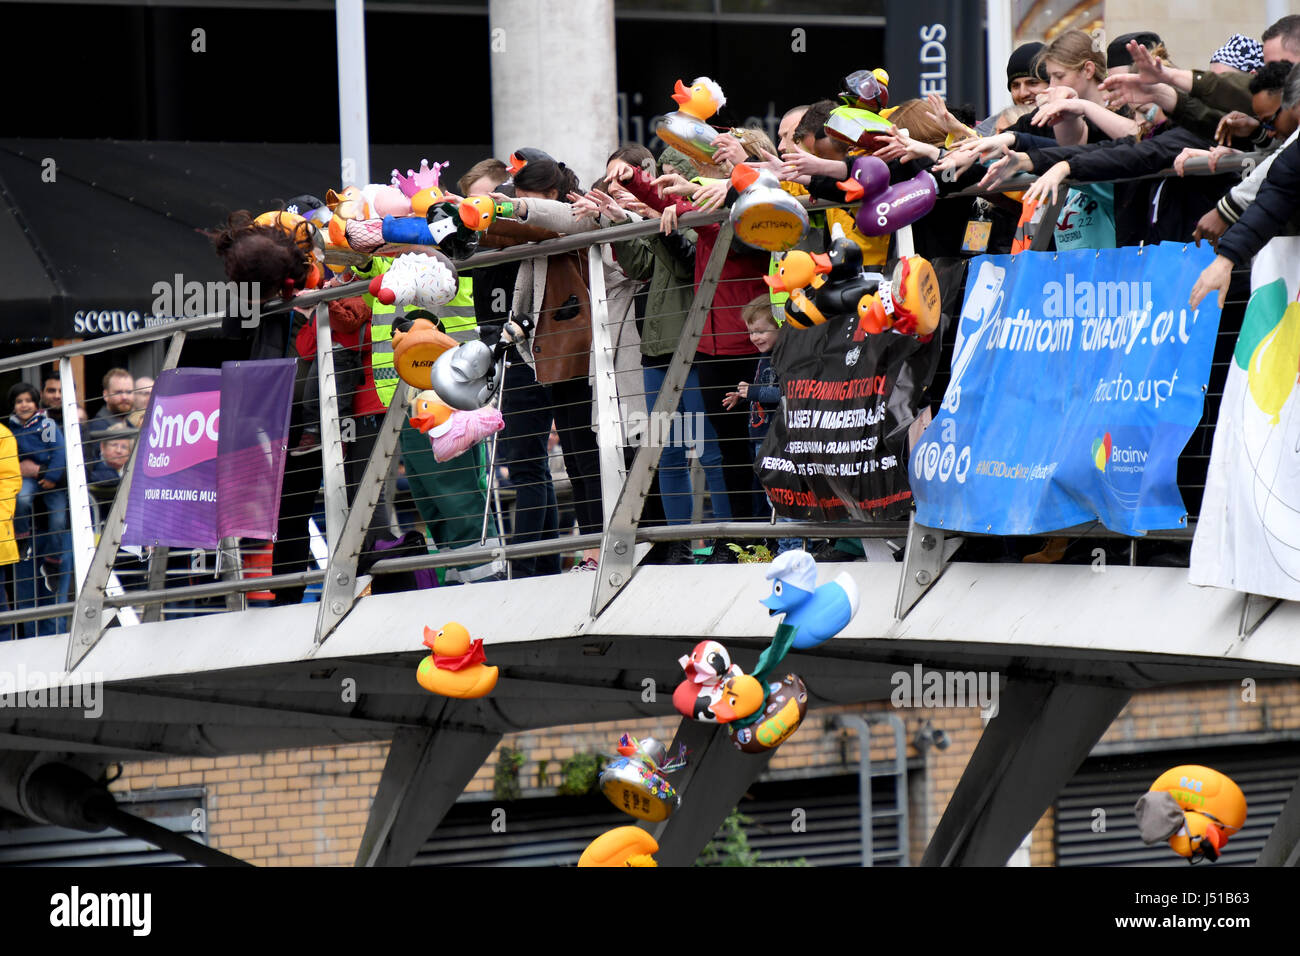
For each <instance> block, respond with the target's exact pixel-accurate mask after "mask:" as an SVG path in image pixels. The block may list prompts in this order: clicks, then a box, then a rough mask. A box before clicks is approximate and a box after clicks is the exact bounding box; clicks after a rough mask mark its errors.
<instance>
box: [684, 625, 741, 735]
mask: <svg viewBox="0 0 1300 956" xmlns="http://www.w3.org/2000/svg"><path fill="white" fill-rule="evenodd" d="M677 663H678V664H680V665H681V667H682V670H683V671H685V672H686V679H685V680H684V681H682V682H681V683H680V684H678V685H677V689H676V690H674V691H673V706H674V707H676V708H677V712H678V713H679V714H681V715H683V716H684V717H690V718H693V719H694V720H699V721H703V722H705V723H716V722H717V717H716V716H714V712H713V706H714V704H716V703H717V702H718V701H719V700H721V699H722V689H723V684H725V683H726V681H727V680H728V679H730V678H732V677H738V676H740V674H741V673H742V672H741V670H740V667H739V666H738V665H736V664H733V663H732V662H731V655H730V654H728V653H727V649H726V648H725V647H723V646H722V645H721V644H720V643H718V642H717V641H700V643H698V644H696V645H695V647H694V648H693V649H692V650H691V652H690V653H689V654H684V655H682V656H681V657H680V658H678V660H677Z"/></svg>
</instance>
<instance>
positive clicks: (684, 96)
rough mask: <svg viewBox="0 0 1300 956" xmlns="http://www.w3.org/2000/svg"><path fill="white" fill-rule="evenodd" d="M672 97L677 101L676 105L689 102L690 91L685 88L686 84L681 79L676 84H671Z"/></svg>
mask: <svg viewBox="0 0 1300 956" xmlns="http://www.w3.org/2000/svg"><path fill="white" fill-rule="evenodd" d="M673 99H674V100H676V101H677V105H678V106H682V105H685V104H686V103H688V102H690V99H691V91H690V90H689V89H687V88H686V85H685V84H684V83H682V81H681V80H678V81H677V82H676V84H674V85H673Z"/></svg>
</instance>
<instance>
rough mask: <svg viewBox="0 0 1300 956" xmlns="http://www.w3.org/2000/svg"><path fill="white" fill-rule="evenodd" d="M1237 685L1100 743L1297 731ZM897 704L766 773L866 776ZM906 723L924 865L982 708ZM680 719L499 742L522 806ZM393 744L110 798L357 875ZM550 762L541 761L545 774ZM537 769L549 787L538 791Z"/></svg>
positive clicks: (800, 740) (135, 773) (158, 782)
mask: <svg viewBox="0 0 1300 956" xmlns="http://www.w3.org/2000/svg"><path fill="white" fill-rule="evenodd" d="M1242 696H1243V688H1242V686H1241V685H1240V684H1237V683H1220V684H1209V685H1200V686H1192V687H1179V688H1169V689H1164V690H1158V691H1149V692H1143V693H1141V694H1137V695H1135V696H1134V698H1133V699H1132V700H1131V701H1130V702H1129V705H1128V706H1127V707H1126V708H1125V709H1124V710H1123V711H1122V712H1121V713H1120V715H1119V717H1118V718H1116V720H1115V723H1114V724H1113V725H1112V726H1111V728H1110V729H1109V730H1108V731H1107V733H1106V734H1105V736H1104V737H1103V738H1102V741H1101V746H1103V747H1104V746H1107V745H1123V744H1125V743H1129V742H1137V743H1150V744H1153V745H1158V742H1159V741H1161V740H1172V739H1177V738H1188V737H1195V736H1204V737H1205V738H1207V744H1208V743H1212V740H1213V738H1214V737H1216V736H1219V735H1225V734H1244V733H1249V732H1252V731H1276V730H1287V729H1300V681H1274V682H1261V683H1260V684H1259V685H1258V686H1257V687H1256V688H1255V689H1254V698H1255V699H1254V700H1253V701H1252V700H1243V699H1242ZM888 709H890V704H889V703H888V702H887V701H881V702H876V703H873V704H870V705H865V706H852V707H833V708H826V709H821V710H815V711H813V712H812V713H810V714H809V715H808V717H807V719H806V720H805V721H804V724H803V726H802V727H801V728H800V729H799V731H798V732H797V733H796V734H795V735H794V736H793V737H791V738H790V739H789V740H788V741H787V742H786V743H784V744H782V746H781V748H780V749H779V750H778V751H777V753H776V755H775V756H774V757H773V759H772V762H771V764H769V774H768V777H769V778H774V779H790V778H798V777H802V776H819V775H823V774H840V773H843V774H849V773H856V772H857V765H858V739H857V734H856V732H854V731H852V730H847V729H842V728H835V727H832V726H831V718H832V717H833V716H834V715H836V714H840V713H860V714H865V713H869V712H872V711H875V712H882V711H885V710H888ZM899 713H900V714H901V716H902V717H903V719H904V723H905V726H906V737H907V742H908V746H907V755H908V759H909V764H910V766H911V768H912V770H911V773H910V775H909V776H910V786H911V792H910V818H911V833H910V849H911V855H912V860H913V861H919V860H920V858H921V855H922V853H923V852H924V850H925V846H926V843H927V842H928V841H929V839H930V835H931V834H932V833H933V832H934V828H935V827H936V826H937V825H938V822H939V819H940V818H941V817H942V816H943V811H944V808H945V807H946V806H947V804H948V800H949V798H950V797H951V796H952V793H953V791H954V789H955V788H956V786H957V782H958V781H959V780H960V779H961V774H962V771H963V770H965V768H966V764H967V762H968V761H969V759H970V755H971V753H972V752H973V751H974V749H975V745H976V743H978V741H979V737H980V734H981V732H982V730H983V721H982V720H981V718H980V715H979V711H978V710H977V709H975V708H965V709H939V708H907V709H903V710H900V711H899ZM927 720H929V721H931V722H932V723H933V726H934V727H935V728H937V729H942V730H943V731H945V732H946V733H947V735H948V739H949V741H950V745H949V747H948V748H947V749H946V750H938V749H934V748H930V749H929V750H928V752H926V753H924V754H921V753H918V752H917V750H916V749H915V746H914V743H913V739H914V737H915V734H916V731H917V730H919V729H920V728H921V726H922V725H923V724H924V723H925V722H926V721H927ZM677 722H678V718H677V717H675V716H673V717H661V718H655V719H644V720H640V721H634V722H619V721H609V722H605V723H600V724H585V725H573V726H564V727H552V728H548V729H546V730H537V731H528V732H525V733H518V734H510V735H508V736H506V737H505V738H503V739H502V743H501V746H509V747H513V748H516V749H519V750H522V751H523V752H524V755H525V761H524V764H523V766H522V767H521V768H520V772H519V780H520V784H521V789H522V792H523V795H524V796H525V797H529V796H549V795H553V794H554V793H555V792H556V790H555V788H556V786H557V785H558V784H559V781H560V776H561V766H562V764H563V762H564V761H565V760H567V759H568V758H570V757H573V756H574V755H576V754H579V753H590V752H601V753H611V752H613V749H614V747H615V745H616V743H617V741H618V737H619V735H620V734H621V733H623V732H625V731H626V732H629V733H632V734H634V735H635V736H638V737H645V736H654V737H658V738H659V739H660V740H662V741H664V743H665V744H667V743H668V742H669V741H671V740H672V737H673V734H674V732H675V731H676V727H677ZM499 749H500V748H498V750H496V751H494V752H493V754H492V755H491V756H490V757H489V758H488V760H487V761H486V762H485V763H484V765H483V767H482V768H480V769H479V771H478V773H477V774H476V775H475V776H474V778H473V780H471V781H470V784H469V786H468V787H467V788H466V791H465V796H464V797H463V798H462V799H468V800H486V799H491V797H492V788H493V774H494V772H495V770H496V766H497V756H498V753H499ZM387 751H388V747H387V745H386V744H382V743H381V744H365V745H349V746H342V747H318V748H313V749H310V750H285V751H276V752H272V753H267V754H251V755H244V756H239V757H218V758H215V759H179V760H153V761H146V762H144V763H135V764H126V765H124V767H123V773H122V776H121V777H120V778H119V779H118V780H117V781H116V782H115V783H114V784H113V789H115V790H127V789H130V790H144V789H152V788H164V787H176V786H186V785H201V786H204V787H206V788H207V794H208V796H207V808H208V817H207V821H208V829H209V841H210V843H211V845H212V846H214V847H216V848H217V849H219V850H222V851H223V852H226V853H230V854H232V855H234V856H238V857H240V858H242V859H247V860H250V861H251V862H253V863H257V864H265V865H289V866H307V865H310V866H337V865H344V866H350V865H352V863H353V862H354V860H355V858H356V852H357V847H358V846H359V845H360V841H361V835H362V833H363V832H364V829H365V823H366V818H367V815H368V812H369V808H370V802H371V800H372V798H373V796H374V791H375V787H376V786H377V785H378V783H379V776H380V772H381V771H382V769H383V766H384V759H385V757H386V755H387ZM892 753H893V736H892V733H891V731H890V730H889V728H888V726H887V725H880V726H877V727H875V729H874V731H873V735H872V759H873V760H886V759H889V758H891V757H892ZM543 762H545V765H544V766H543ZM539 771H540V772H541V773H542V777H543V779H542V780H541V781H540V785H539ZM1052 836H1053V813H1052V811H1051V810H1050V809H1049V810H1048V812H1047V813H1046V814H1045V815H1044V816H1043V818H1042V819H1041V820H1040V821H1039V822H1038V824H1037V825H1036V826H1035V827H1034V830H1033V838H1032V846H1031V849H1030V859H1031V862H1032V864H1033V865H1034V866H1051V865H1053V864H1054V863H1055V857H1054V850H1053V839H1052Z"/></svg>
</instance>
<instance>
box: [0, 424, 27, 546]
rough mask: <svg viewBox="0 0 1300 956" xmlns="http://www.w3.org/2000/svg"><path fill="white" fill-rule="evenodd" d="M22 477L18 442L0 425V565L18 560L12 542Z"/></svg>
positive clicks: (15, 543)
mask: <svg viewBox="0 0 1300 956" xmlns="http://www.w3.org/2000/svg"><path fill="white" fill-rule="evenodd" d="M22 486H23V475H22V472H21V471H19V470H18V441H17V440H16V439H15V438H14V433H13V432H11V431H10V430H9V429H8V428H6V427H5V426H4V425H0V564H14V563H15V562H17V560H18V543H17V542H16V541H14V508H15V507H16V506H17V504H18V492H19V490H20V489H21V488H22Z"/></svg>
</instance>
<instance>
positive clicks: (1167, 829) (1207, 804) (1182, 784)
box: [1134, 764, 1246, 863]
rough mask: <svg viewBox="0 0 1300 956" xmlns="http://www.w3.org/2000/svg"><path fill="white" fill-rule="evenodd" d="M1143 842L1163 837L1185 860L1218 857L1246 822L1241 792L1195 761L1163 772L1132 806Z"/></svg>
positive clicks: (1227, 779) (1233, 783)
mask: <svg viewBox="0 0 1300 956" xmlns="http://www.w3.org/2000/svg"><path fill="white" fill-rule="evenodd" d="M1134 812H1135V813H1136V814H1137V818H1138V824H1139V827H1140V828H1141V831H1142V839H1143V841H1144V842H1145V843H1146V844H1147V845H1154V844H1156V843H1159V842H1160V841H1161V840H1168V841H1169V847H1170V849H1172V850H1173V851H1174V852H1175V853H1177V854H1178V855H1179V856H1182V857H1186V858H1187V861H1188V862H1189V863H1195V862H1196V861H1197V860H1198V859H1201V858H1204V859H1207V860H1210V861H1211V862H1213V861H1214V860H1217V859H1218V858H1219V854H1220V852H1222V850H1223V847H1224V845H1225V844H1226V843H1227V842H1228V838H1229V837H1231V836H1232V835H1233V834H1234V833H1236V832H1237V831H1238V830H1240V829H1241V828H1242V827H1243V826H1244V825H1245V823H1246V796H1245V794H1243V793H1242V792H1241V787H1239V786H1237V784H1236V782H1235V781H1234V780H1232V778H1230V777H1228V776H1226V775H1225V774H1222V773H1220V772H1219V771H1217V770H1212V769H1211V768H1209V767H1202V766H1200V765H1198V764H1184V765H1182V766H1178V767H1173V768H1171V769H1169V770H1166V771H1165V772H1164V773H1162V774H1161V775H1160V776H1159V777H1157V778H1156V780H1155V782H1154V783H1153V784H1151V789H1150V790H1149V791H1148V792H1147V793H1145V794H1143V796H1142V798H1141V799H1140V800H1138V802H1137V806H1136V807H1135V808H1134Z"/></svg>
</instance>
